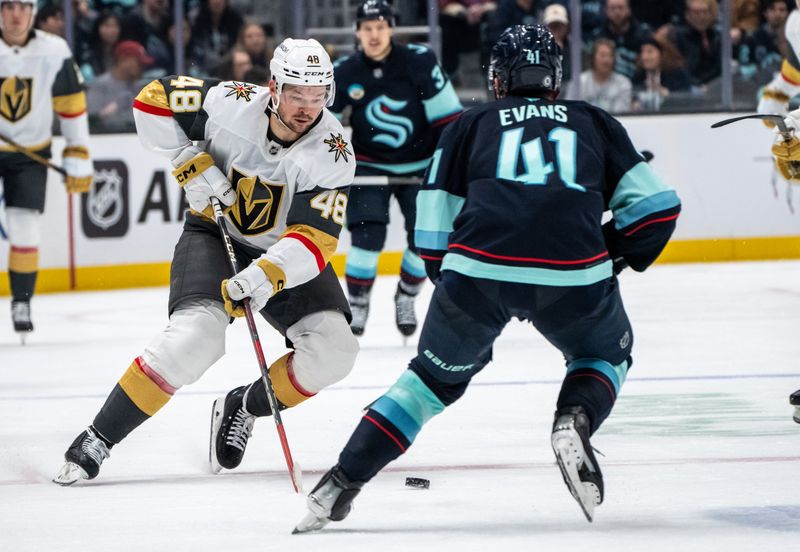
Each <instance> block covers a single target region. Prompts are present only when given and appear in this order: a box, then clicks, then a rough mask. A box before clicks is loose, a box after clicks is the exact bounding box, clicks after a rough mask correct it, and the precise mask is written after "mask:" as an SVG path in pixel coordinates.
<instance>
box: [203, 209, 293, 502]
mask: <svg viewBox="0 0 800 552" xmlns="http://www.w3.org/2000/svg"><path fill="white" fill-rule="evenodd" d="M211 205H212V207H213V209H214V220H215V221H216V222H217V226H218V227H219V233H220V235H221V236H222V241H223V242H224V243H225V250H226V251H227V253H228V261H229V264H230V267H231V270H233V273H234V274H237V273H238V272H239V262H238V261H237V260H236V253H235V252H234V250H233V242H232V241H231V236H230V233H228V226H227V224H226V222H225V214H224V213H223V212H222V207H221V206H220V204H219V200H217V198H215V197H212V198H211ZM242 303H243V304H242V307H243V308H244V315H245V318H247V329H248V330H250V339H251V340H252V341H253V348H254V349H255V351H256V358H258V368H259V369H260V370H261V379H262V380H263V382H264V388H265V390H266V393H267V400H268V401H269V407H270V409H271V410H272V417H273V418H274V419H275V428H276V429H277V430H278V438H279V439H280V441H281V448H282V449H283V456H284V458H286V467H287V468H289V476H290V477H291V478H292V485H293V486H294V491H295V492H296V493H301V494H302V492H303V480H302V477H303V475H302V472H301V471H300V465H299V464H295V462H294V460H293V459H292V451H291V450H289V441H288V440H287V439H286V431H285V430H284V429H283V420H281V413H280V410H279V409H278V399H277V398H276V397H275V391H274V389H273V388H272V380H270V379H269V369H268V368H267V361H266V360H265V359H264V350H263V349H262V348H261V340H260V339H259V337H258V329H257V328H256V321H255V319H254V318H253V311H252V310H251V309H250V299H245V300H244V301H242Z"/></svg>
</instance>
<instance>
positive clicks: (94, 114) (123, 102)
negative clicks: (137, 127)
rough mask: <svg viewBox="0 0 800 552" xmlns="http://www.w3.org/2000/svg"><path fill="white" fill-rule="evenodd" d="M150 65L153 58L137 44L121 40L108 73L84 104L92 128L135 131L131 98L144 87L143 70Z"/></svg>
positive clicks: (104, 74) (91, 89)
mask: <svg viewBox="0 0 800 552" xmlns="http://www.w3.org/2000/svg"><path fill="white" fill-rule="evenodd" d="M151 63H153V58H152V57H150V56H149V55H147V52H146V51H145V49H144V46H142V45H141V44H139V43H138V42H135V41H133V40H123V41H122V42H120V43H119V44H117V47H116V48H115V49H114V65H113V66H112V67H111V70H110V71H108V72H106V73H103V74H102V75H100V76H99V77H97V78H96V79H95V80H94V81H93V82H92V84H91V86H90V87H89V92H88V95H87V101H86V103H87V111H88V112H89V118H90V120H91V121H92V124H93V128H100V129H102V130H105V131H108V132H130V131H133V130H134V121H133V109H131V106H132V105H133V98H134V97H135V96H136V94H138V92H139V90H140V89H141V87H142V85H143V83H142V75H143V74H144V68H145V67H147V66H148V65H150V64H151Z"/></svg>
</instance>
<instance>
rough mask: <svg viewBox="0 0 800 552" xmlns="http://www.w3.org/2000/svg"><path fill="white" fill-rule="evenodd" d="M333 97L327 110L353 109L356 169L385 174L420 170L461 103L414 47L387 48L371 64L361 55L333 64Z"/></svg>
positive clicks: (424, 52)
mask: <svg viewBox="0 0 800 552" xmlns="http://www.w3.org/2000/svg"><path fill="white" fill-rule="evenodd" d="M334 76H335V79H336V98H335V100H334V103H333V106H331V108H330V111H332V112H333V113H334V114H337V113H338V114H341V113H342V111H344V109H345V108H346V107H347V106H348V105H350V106H352V113H351V115H350V125H351V126H352V128H353V138H352V142H353V151H354V152H355V155H356V160H357V163H358V166H359V167H362V168H364V167H366V168H371V169H377V170H379V171H381V172H387V173H390V174H411V173H414V172H419V171H422V170H424V169H425V168H426V167H427V166H428V163H429V162H430V157H431V154H432V153H433V150H434V149H435V148H436V143H437V141H438V139H439V136H440V135H441V129H442V128H443V127H444V125H445V124H446V123H448V122H450V121H452V120H453V119H455V118H456V117H458V115H459V114H460V113H461V111H462V109H463V108H462V106H461V102H460V101H459V99H458V96H457V95H456V92H455V89H453V85H452V83H451V82H450V80H449V79H448V78H447V76H446V75H445V74H444V72H443V71H442V68H441V67H440V66H439V64H438V63H437V61H436V56H435V55H434V54H433V52H431V51H430V50H428V49H427V48H425V47H424V46H419V45H416V44H409V45H406V46H404V45H401V44H396V43H394V42H393V43H392V50H391V52H390V53H389V56H388V57H387V58H386V59H384V60H382V61H380V62H376V61H374V60H371V59H369V58H368V57H367V56H365V55H364V54H363V53H361V52H357V53H355V54H353V55H351V56H348V57H345V58H342V59H339V60H337V61H336V63H334Z"/></svg>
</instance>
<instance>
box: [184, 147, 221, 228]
mask: <svg viewBox="0 0 800 552" xmlns="http://www.w3.org/2000/svg"><path fill="white" fill-rule="evenodd" d="M172 165H173V166H174V167H175V170H174V171H172V176H174V177H175V180H177V181H178V184H180V185H181V186H182V187H183V191H184V192H185V193H186V199H187V201H188V202H189V206H190V207H191V208H192V209H194V210H195V211H197V212H198V213H203V214H204V215H206V216H207V217H208V218H212V219H213V218H214V212H213V210H212V209H211V201H210V198H211V197H212V196H213V197H216V198H217V199H219V200H220V202H222V204H223V205H225V206H226V207H230V206H231V205H233V202H234V201H235V200H236V192H235V191H234V190H233V188H232V187H231V183H230V182H229V181H228V179H227V178H225V175H224V174H222V171H221V170H219V169H218V168H217V166H216V165H215V164H214V160H213V159H212V158H211V156H210V155H209V154H208V153H206V152H204V151H201V150H200V149H199V148H197V147H195V146H189V147H187V148H186V149H184V150H183V151H182V152H181V154H180V155H179V156H178V157H176V158H175V159H174V160H173V161H172Z"/></svg>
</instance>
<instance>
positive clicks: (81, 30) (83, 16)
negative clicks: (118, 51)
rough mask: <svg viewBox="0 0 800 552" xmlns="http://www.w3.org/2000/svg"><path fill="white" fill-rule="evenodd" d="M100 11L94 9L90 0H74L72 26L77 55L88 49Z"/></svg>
mask: <svg viewBox="0 0 800 552" xmlns="http://www.w3.org/2000/svg"><path fill="white" fill-rule="evenodd" d="M98 17H99V13H98V12H96V11H95V10H94V9H92V6H91V5H90V4H89V0H72V28H73V39H74V41H75V46H74V48H73V50H74V51H75V53H76V56H80V55H81V52H84V51H86V50H88V49H89V48H90V46H91V43H90V40H91V35H92V30H93V29H94V24H95V22H96V21H97V18H98Z"/></svg>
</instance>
